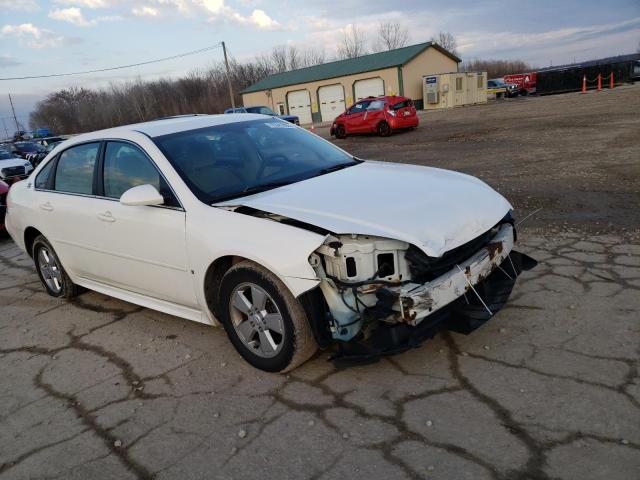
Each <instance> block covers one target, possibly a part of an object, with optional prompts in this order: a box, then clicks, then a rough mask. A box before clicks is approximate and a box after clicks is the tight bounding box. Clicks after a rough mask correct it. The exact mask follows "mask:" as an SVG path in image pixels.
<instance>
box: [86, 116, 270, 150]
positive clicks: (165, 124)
mask: <svg viewBox="0 0 640 480" xmlns="http://www.w3.org/2000/svg"><path fill="white" fill-rule="evenodd" d="M271 118H272V117H269V116H267V115H260V114H258V113H228V114H220V115H185V116H180V117H169V118H163V119H159V120H152V121H150V122H142V123H134V124H131V125H123V126H120V127H113V128H108V129H105V130H98V131H96V132H91V133H83V134H81V135H78V136H76V137H74V143H76V142H75V141H86V140H90V139H94V138H95V139H98V138H109V137H115V138H118V137H119V136H120V135H121V134H123V133H131V132H140V133H143V134H144V135H147V136H149V137H152V138H153V137H161V136H163V135H169V134H171V133H178V132H185V131H187V130H195V129H198V128H206V127H214V126H217V125H227V124H230V123H238V122H248V121H251V120H260V119H263V120H266V119H269V120H271Z"/></svg>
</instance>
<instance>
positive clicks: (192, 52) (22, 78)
mask: <svg viewBox="0 0 640 480" xmlns="http://www.w3.org/2000/svg"><path fill="white" fill-rule="evenodd" d="M221 46H222V43H217V44H215V45H212V46H210V47H205V48H201V49H199V50H192V51H190V52H185V53H180V54H178V55H173V56H171V57H164V58H158V59H156V60H149V61H146V62H140V63H132V64H130V65H121V66H119V67H109V68H99V69H97V70H87V71H84V72H69V73H52V74H49V75H35V76H31V77H7V78H0V81H6V80H30V79H34V78H51V77H68V76H71V75H86V74H89V73H101V72H110V71H112V70H122V69H123V68H132V67H139V66H142V65H149V64H151V63H158V62H166V61H167V60H175V59H176V58H182V57H187V56H189V55H196V54H198V53H204V52H208V51H209V50H213V49H215V48H219V47H221Z"/></svg>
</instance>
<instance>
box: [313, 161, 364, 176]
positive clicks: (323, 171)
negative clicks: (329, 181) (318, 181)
mask: <svg viewBox="0 0 640 480" xmlns="http://www.w3.org/2000/svg"><path fill="white" fill-rule="evenodd" d="M358 163H360V162H357V161H354V162H352V163H339V164H338V165H333V166H332V167H327V168H323V169H321V170H318V173H317V174H316V176H318V175H324V174H326V173H331V172H337V171H338V170H342V169H343V168H347V167H353V166H354V165H357V164H358Z"/></svg>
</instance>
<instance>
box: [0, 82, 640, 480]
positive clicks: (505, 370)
mask: <svg viewBox="0 0 640 480" xmlns="http://www.w3.org/2000/svg"><path fill="white" fill-rule="evenodd" d="M638 112H640V85H638V86H629V87H622V88H619V89H616V90H614V91H611V92H609V91H604V92H601V93H595V92H590V93H589V94H588V95H580V94H567V95H562V96H551V97H542V98H521V99H510V100H506V101H503V102H498V103H493V104H490V105H485V106H476V107H468V108H461V109H456V110H450V111H442V112H431V113H427V114H424V115H423V117H422V119H423V123H422V125H421V127H420V128H419V129H418V130H416V131H414V132H408V133H402V134H398V135H394V136H392V137H391V138H387V139H381V138H376V137H353V138H349V139H347V140H343V141H337V143H338V144H339V145H340V146H342V147H344V148H345V149H347V150H349V151H351V152H353V153H354V154H356V155H359V156H362V157H365V158H374V159H382V160H388V161H399V162H412V163H421V164H425V165H434V166H439V167H444V168H451V169H455V170H460V171H464V172H468V173H471V174H473V175H477V176H479V177H481V178H483V179H484V180H485V181H487V182H488V183H490V184H492V185H493V186H494V187H496V188H497V189H499V190H500V191H501V192H503V193H504V194H505V195H506V196H507V197H508V198H509V199H510V200H512V201H513V203H514V205H515V207H516V209H517V211H518V214H519V215H520V216H524V215H525V214H526V213H528V212H531V211H533V210H535V209H537V208H543V210H542V211H541V212H540V213H539V214H538V215H536V216H534V217H533V218H531V219H530V220H528V221H527V222H526V223H525V224H523V225H522V228H521V243H520V249H521V250H523V251H524V252H526V253H528V254H530V255H532V256H534V257H535V258H537V259H538V260H539V261H540V265H539V266H538V268H536V269H535V270H533V271H531V272H527V273H525V274H524V275H523V276H522V277H521V279H520V281H519V283H518V285H517V286H516V290H515V291H514V295H513V296H512V300H511V302H510V304H508V306H507V307H506V308H505V309H504V310H503V311H502V312H500V313H499V314H498V315H496V317H495V318H494V319H493V320H492V321H490V322H489V323H487V324H486V325H485V326H483V327H482V328H481V329H479V330H478V331H476V332H474V333H473V334H472V335H470V336H463V335H458V334H443V335H440V336H438V337H436V338H435V339H434V340H432V341H430V342H427V343H426V344H424V345H423V346H422V347H421V348H419V349H415V350H412V351H410V352H407V353H405V354H402V355H398V356H395V357H392V358H388V359H384V360H383V361H381V362H379V363H377V364H375V365H370V366H366V367H358V368H350V369H345V370H336V369H334V367H333V366H332V365H331V364H330V363H328V362H327V361H326V359H327V357H328V353H327V352H321V353H320V354H318V355H317V356H316V357H315V358H314V359H313V360H312V361H310V362H309V363H307V364H305V365H304V366H302V367H301V368H299V369H297V370H295V371H294V372H292V373H291V374H290V375H288V376H282V375H271V374H265V373H263V372H259V371H257V370H254V369H252V368H251V367H249V366H248V365H247V364H245V363H244V362H243V361H242V360H241V359H240V357H239V356H238V355H237V354H236V353H235V351H234V350H233V349H232V347H231V346H230V344H229V343H228V341H227V339H226V337H225V334H224V332H223V331H222V330H221V329H213V328H211V327H206V326H203V325H199V324H195V323H190V322H188V321H186V320H181V319H178V318H175V317H171V316H168V315H164V314H161V313H157V312H154V311H151V310H147V309H143V308H139V307H137V306H135V305H132V304H128V303H125V302H121V301H118V300H115V299H113V298H109V297H105V296H103V295H100V294H97V293H91V292H89V293H85V294H83V295H82V296H80V297H79V298H78V299H77V300H76V301H74V302H65V301H61V300H56V299H53V298H51V297H48V296H47V295H46V294H45V293H44V291H43V288H42V287H41V286H40V284H39V281H38V279H37V277H36V274H35V270H34V269H33V266H32V262H31V259H30V258H28V257H26V256H25V255H23V254H21V253H20V252H19V251H18V249H17V248H16V247H15V245H14V244H13V243H12V242H11V241H10V239H8V238H6V237H3V238H1V239H0V379H1V386H2V388H1V389H0V479H2V480H4V479H27V478H48V479H51V478H61V479H79V480H80V479H82V480H84V479H87V478H92V479H107V478H113V479H127V478H138V479H144V478H159V479H160V478H164V479H169V478H172V479H173V478H176V479H181V480H182V479H214V478H215V479H232V478H235V479H238V478H242V479H250V478H260V479H264V478H292V479H307V478H309V479H338V478H339V479H343V478H348V479H368V480H373V479H394V480H395V479H403V478H429V479H431V478H434V479H456V480H458V479H473V480H479V479H505V480H506V479H508V480H511V479H555V478H559V479H580V480H587V479H604V478H606V479H608V480H614V479H621V480H622V479H631V478H639V477H640V376H639V370H638V363H639V361H638V357H639V353H640V351H639V345H640V341H639V340H640V331H639V330H640V322H639V314H638V312H639V311H640V292H639V291H640V240H639V238H640V208H639V207H640V191H639V188H640V181H639V178H640V162H639V159H640V135H639V134H638V132H640V115H639V113H638ZM318 133H319V134H321V135H327V131H326V129H319V130H318ZM408 200H410V195H409V196H408Z"/></svg>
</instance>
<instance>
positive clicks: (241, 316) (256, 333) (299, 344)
mask: <svg viewBox="0 0 640 480" xmlns="http://www.w3.org/2000/svg"><path fill="white" fill-rule="evenodd" d="M219 311H220V313H221V321H222V324H223V325H224V328H225V330H226V332H227V335H228V336H229V339H230V340H231V343H232V344H233V346H234V347H235V349H236V350H237V351H238V353H239V354H240V355H242V357H243V358H244V359H245V360H246V361H247V362H249V363H250V364H251V365H253V366H254V367H256V368H259V369H260V370H265V371H267V372H286V371H289V370H293V369H294V368H296V367H297V366H298V365H301V364H302V363H304V362H305V361H306V360H308V359H309V358H310V357H311V356H312V355H313V354H314V353H315V352H316V350H317V348H318V346H317V344H316V342H315V339H314V338H313V333H312V332H311V328H310V326H309V322H308V320H307V316H306V314H305V311H304V309H303V308H302V305H300V303H299V302H298V300H296V299H295V298H294V296H293V295H292V294H291V292H289V290H288V289H287V287H286V286H285V285H284V284H283V283H282V282H281V281H280V280H279V279H278V278H277V277H276V276H275V275H274V274H272V273H271V272H269V271H268V270H266V269H264V268H262V267H261V266H259V265H257V264H255V263H253V262H250V261H243V262H240V263H238V264H236V265H234V266H233V267H231V268H230V269H229V270H228V271H227V273H226V274H225V275H224V277H223V278H222V283H221V285H220V296H219Z"/></svg>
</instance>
